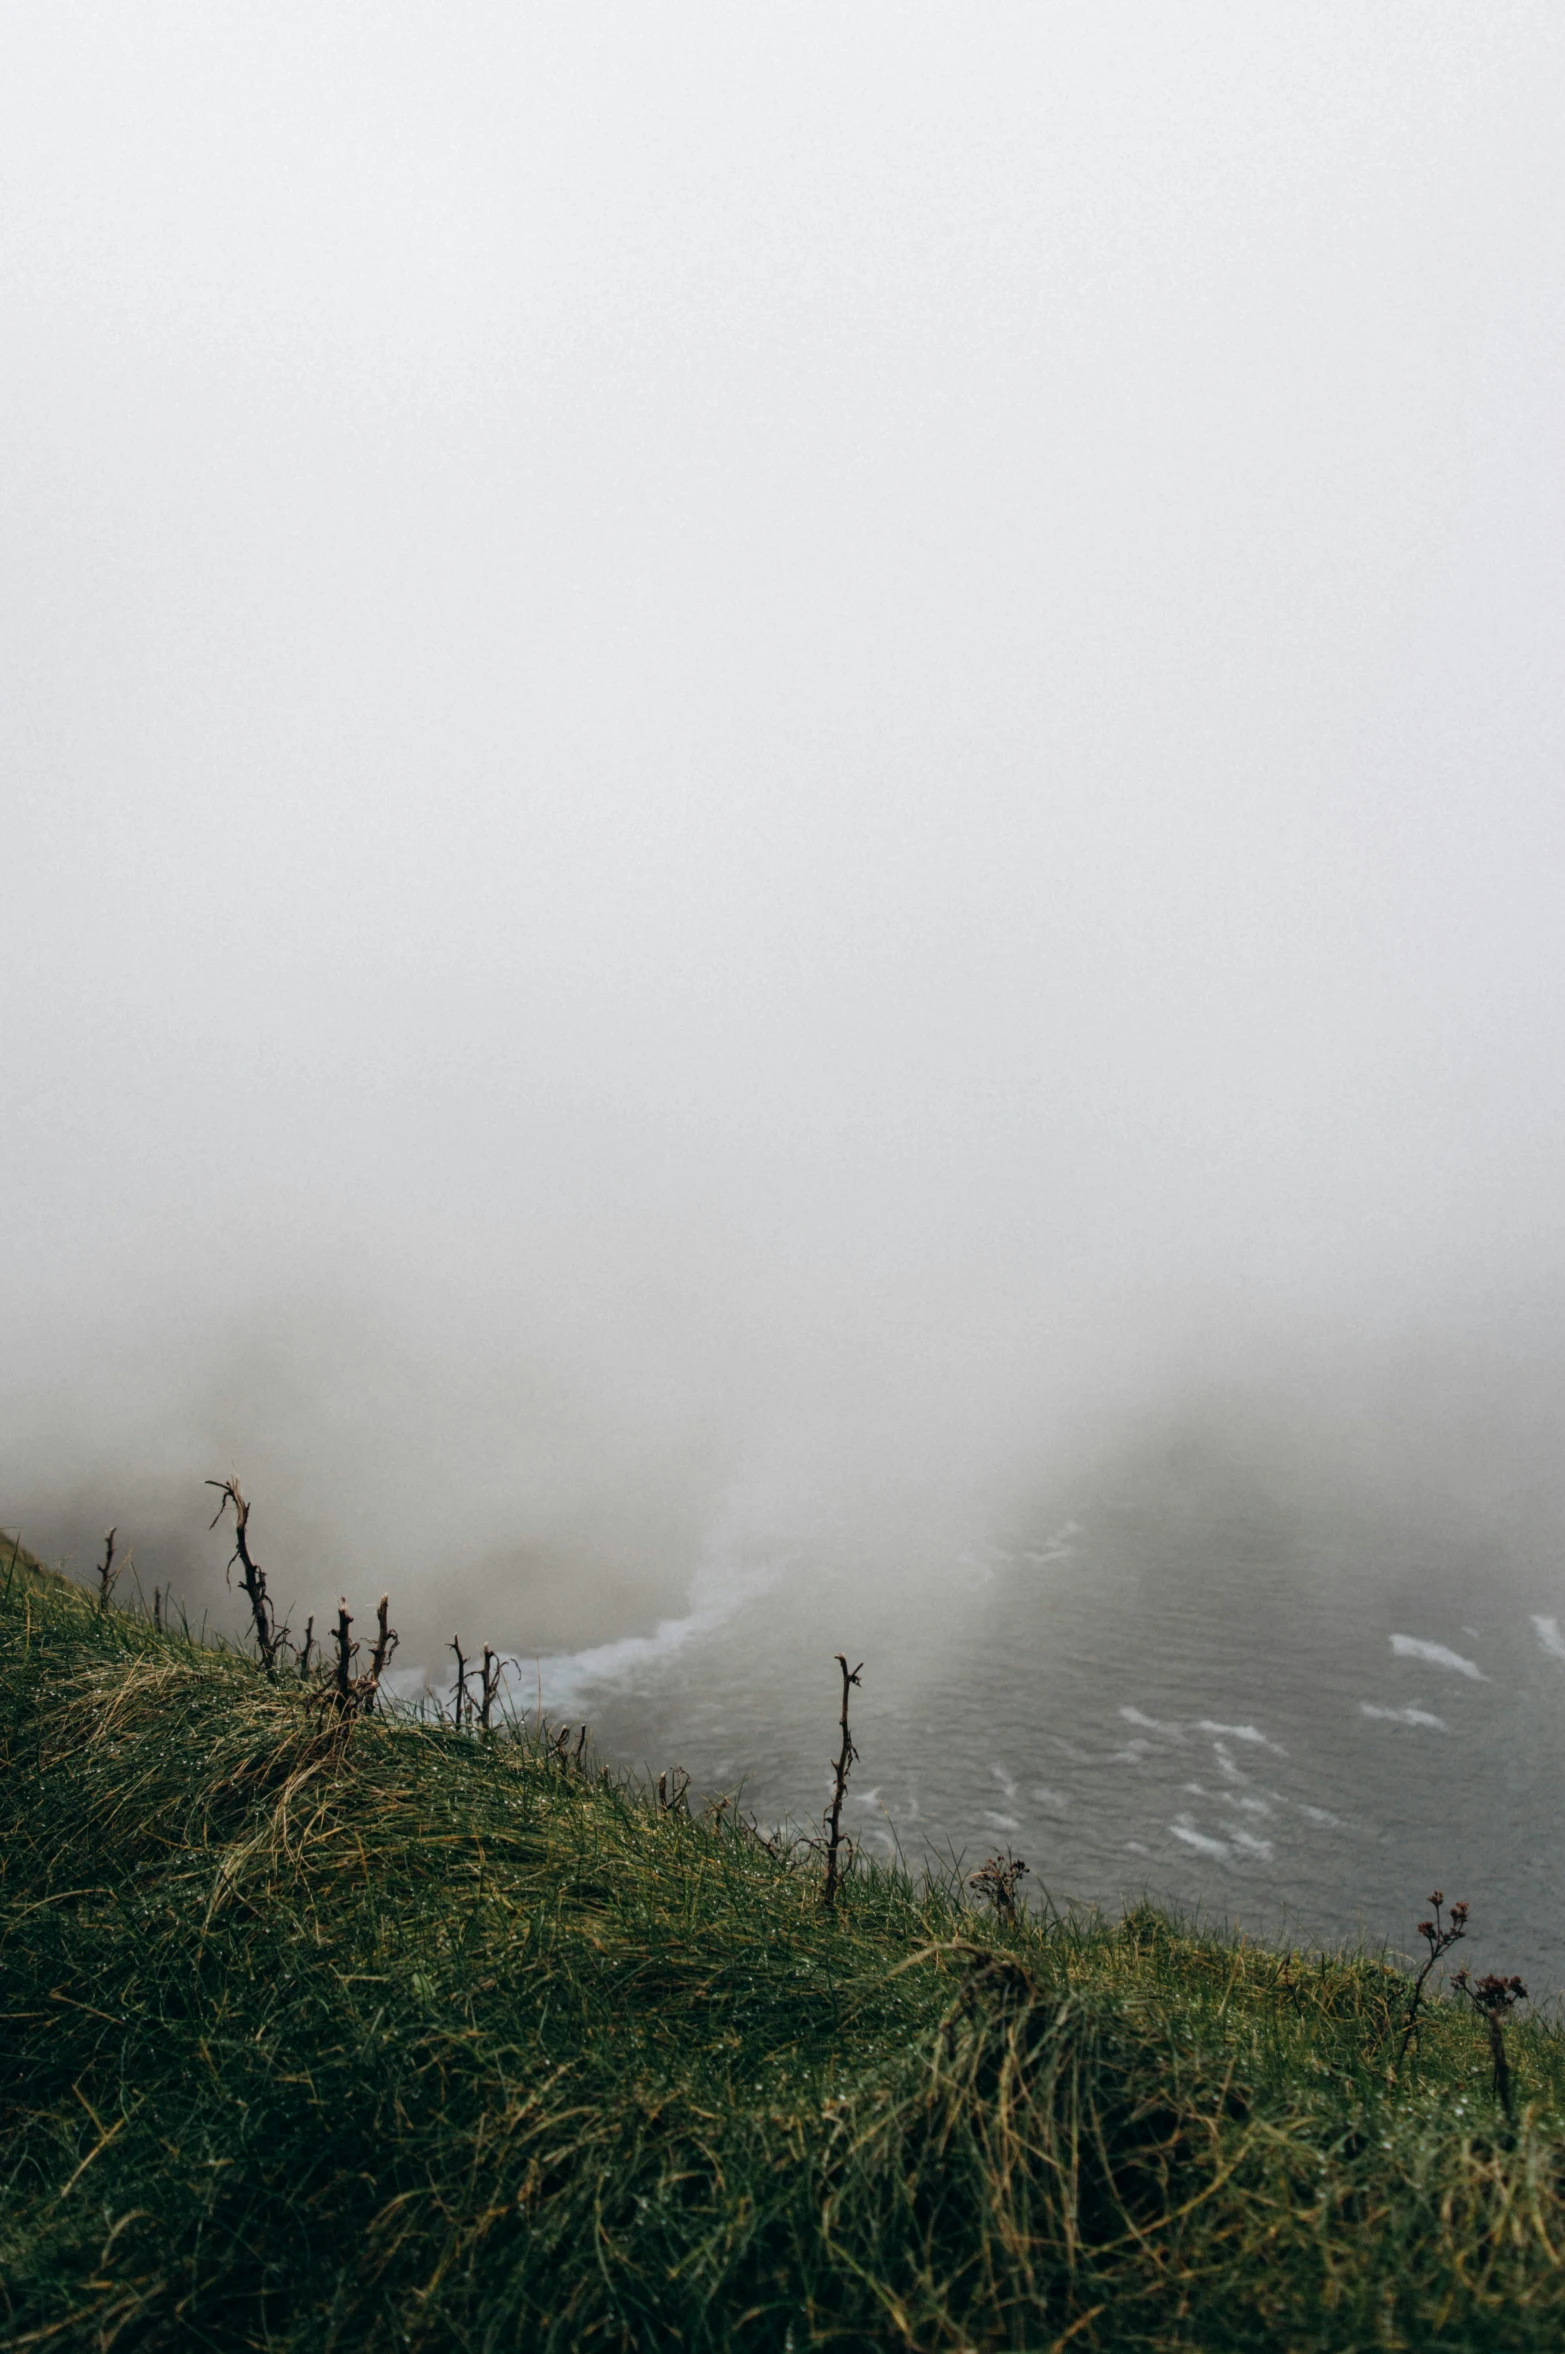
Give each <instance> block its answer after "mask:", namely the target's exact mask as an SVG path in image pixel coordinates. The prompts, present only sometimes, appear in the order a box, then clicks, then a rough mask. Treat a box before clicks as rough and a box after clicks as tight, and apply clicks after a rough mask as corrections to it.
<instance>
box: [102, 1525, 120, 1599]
mask: <svg viewBox="0 0 1565 2354" xmlns="http://www.w3.org/2000/svg"><path fill="white" fill-rule="evenodd" d="M118 1533H119V1532H118V1530H117V1529H112V1528H111V1529H110V1530H109V1531H108V1533H107V1535H106V1536H105V1537H104V1540H103V1559H102V1560H101V1561H100V1562H99V1564H98V1608H99V1609H100V1610H107V1609H108V1607H109V1603H110V1598H111V1597H112V1595H113V1592H114V1588H115V1585H116V1583H117V1582H118V1579H119V1575H120V1570H122V1569H123V1568H124V1566H125V1564H124V1562H123V1561H122V1562H121V1563H120V1568H119V1569H116V1568H115V1566H114V1539H115V1537H116V1536H117V1535H118Z"/></svg>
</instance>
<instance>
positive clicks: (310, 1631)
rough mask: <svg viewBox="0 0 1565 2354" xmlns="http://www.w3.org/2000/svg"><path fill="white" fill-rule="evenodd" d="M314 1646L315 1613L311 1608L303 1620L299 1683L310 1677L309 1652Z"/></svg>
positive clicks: (307, 1680) (303, 1682)
mask: <svg viewBox="0 0 1565 2354" xmlns="http://www.w3.org/2000/svg"><path fill="white" fill-rule="evenodd" d="M314 1648H315V1613H314V1611H313V1610H312V1611H311V1613H310V1615H309V1617H308V1618H307V1619H306V1620H305V1622H304V1643H303V1646H302V1648H301V1650H300V1652H299V1681H300V1683H301V1684H305V1683H308V1682H309V1679H310V1653H311V1652H312V1651H313V1650H314Z"/></svg>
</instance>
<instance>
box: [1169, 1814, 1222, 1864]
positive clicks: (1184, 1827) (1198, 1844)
mask: <svg viewBox="0 0 1565 2354" xmlns="http://www.w3.org/2000/svg"><path fill="white" fill-rule="evenodd" d="M1168 1827H1169V1829H1170V1830H1171V1831H1172V1832H1173V1834H1174V1837H1175V1838H1176V1839H1182V1840H1183V1841H1184V1843H1185V1845H1186V1847H1193V1848H1194V1849H1195V1851H1196V1854H1197V1855H1210V1856H1215V1857H1216V1858H1217V1860H1218V1861H1219V1862H1220V1863H1226V1862H1227V1860H1228V1858H1229V1856H1230V1855H1231V1854H1232V1852H1233V1851H1232V1849H1231V1848H1230V1847H1229V1845H1228V1842H1227V1840H1226V1839H1209V1838H1208V1837H1207V1835H1206V1833H1205V1832H1204V1831H1198V1830H1197V1829H1196V1828H1195V1826H1194V1824H1193V1823H1191V1822H1190V1821H1189V1820H1188V1819H1183V1820H1181V1821H1179V1822H1177V1823H1170V1824H1169V1826H1168Z"/></svg>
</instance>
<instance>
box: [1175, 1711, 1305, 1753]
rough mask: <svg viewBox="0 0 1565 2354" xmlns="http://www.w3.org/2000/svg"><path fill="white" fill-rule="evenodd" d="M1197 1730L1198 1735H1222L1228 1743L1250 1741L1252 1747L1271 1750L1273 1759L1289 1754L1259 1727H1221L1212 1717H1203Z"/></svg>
mask: <svg viewBox="0 0 1565 2354" xmlns="http://www.w3.org/2000/svg"><path fill="white" fill-rule="evenodd" d="M1195 1729H1196V1731H1197V1732H1198V1733H1217V1734H1221V1735H1222V1737H1223V1738H1224V1739H1225V1740H1228V1741H1248V1742H1249V1743H1250V1744H1251V1745H1252V1747H1255V1748H1258V1749H1269V1750H1270V1751H1271V1753H1272V1755H1273V1757H1286V1756H1287V1754H1288V1752H1287V1751H1286V1749H1284V1748H1282V1747H1281V1745H1280V1744H1279V1743H1278V1742H1276V1741H1268V1740H1267V1738H1266V1735H1265V1734H1264V1733H1263V1732H1262V1731H1261V1730H1260V1728H1259V1726H1257V1725H1219V1724H1215V1723H1214V1722H1213V1720H1212V1718H1211V1717H1209V1716H1203V1717H1198V1718H1197V1720H1196V1728H1195Z"/></svg>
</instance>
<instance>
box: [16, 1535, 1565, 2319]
mask: <svg viewBox="0 0 1565 2354" xmlns="http://www.w3.org/2000/svg"><path fill="white" fill-rule="evenodd" d="M8 1559H9V1562H10V1566H9V1568H7V1567H6V1565H5V1564H6V1562H7V1560H8ZM0 1758H3V1770H0V1820H3V1830H4V1840H3V1880H0V2009H3V2012H4V2015H5V2057H4V2062H3V2073H0V2127H3V2151H4V2156H3V2161H0V2178H3V2187H0V2337H3V2342H4V2343H5V2344H6V2345H8V2346H14V2347H24V2346H26V2347H32V2346H38V2347H50V2348H67V2347H78V2346H80V2347H83V2348H86V2347H93V2348H107V2347H111V2346H112V2347H119V2348H124V2349H130V2348H152V2347H170V2348H173V2347H180V2348H185V2347H210V2348H239V2347H266V2348H274V2349H289V2350H293V2349H299V2350H303V2349H317V2348H319V2349H322V2350H324V2349H327V2348H350V2347H351V2348H358V2347H386V2348H401V2347H419V2348H422V2347H453V2348H456V2347H460V2348H464V2349H469V2348H470V2349H478V2348H486V2349H487V2348H499V2347H507V2346H515V2347H525V2348H528V2349H545V2348H547V2349H557V2350H562V2354H563V2350H564V2349H567V2348H570V2349H575V2348H583V2347H602V2348H606V2349H607V2348H631V2347H634V2348H646V2349H651V2348H667V2347H685V2348H692V2349H703V2350H705V2349H712V2350H716V2349H719V2348H723V2349H727V2348H748V2347H753V2348H758V2349H759V2348H777V2349H794V2350H801V2349H803V2348H806V2347H843V2348H846V2347H882V2346H884V2347H916V2348H929V2349H935V2348H941V2349H952V2350H954V2349H957V2348H973V2349H976V2348H985V2349H987V2348H1023V2347H1025V2348H1037V2349H1042V2348H1046V2347H1057V2346H1063V2345H1065V2344H1070V2345H1071V2346H1073V2347H1078V2348H1081V2349H1088V2348H1113V2349H1119V2348H1146V2349H1154V2348H1155V2349H1163V2348H1168V2349H1172V2348H1175V2347H1180V2348H1196V2347H1199V2348H1217V2347H1233V2348H1256V2349H1259V2348H1263V2347H1265V2348H1274V2347H1279V2346H1288V2347H1301V2348H1302V2347H1311V2348H1314V2347H1321V2348H1328V2347H1329V2348H1339V2347H1340V2348H1344V2349H1346V2348H1363V2347H1367V2346H1382V2345H1384V2346H1402V2345H1415V2344H1419V2343H1421V2342H1422V2343H1429V2344H1439V2345H1451V2346H1458V2345H1459V2346H1463V2347H1480V2346H1481V2347H1495V2348H1502V2347H1504V2348H1510V2347H1516V2348H1523V2347H1525V2348H1533V2347H1539V2348H1541V2347H1544V2346H1549V2347H1553V2346H1556V2345H1557V2344H1558V2343H1559V2340H1560V2338H1561V2335H1562V2333H1565V2271H1562V2268H1561V2264H1560V2261H1559V2254H1558V2251H1559V2250H1561V2249H1562V2247H1565V2204H1562V2187H1565V2039H1562V2038H1561V2036H1560V2034H1559V2033H1558V2031H1557V2030H1555V2029H1554V2028H1553V2027H1552V2026H1550V2025H1548V2024H1546V2023H1544V2022H1541V2021H1536V2020H1534V2021H1526V2020H1525V2019H1521V2020H1517V2021H1513V2022H1512V2023H1511V2024H1510V2025H1509V2026H1508V2027H1507V2029H1506V2031H1505V2032H1506V2037H1507V2043H1506V2050H1507V2055H1508V2059H1509V2062H1510V2065H1511V2067H1512V2069H1513V2072H1514V2110H1515V2115H1514V2121H1513V2122H1512V2121H1508V2120H1507V2117H1506V2115H1505V2113H1504V2111H1503V2109H1502V2108H1501V2106H1500V2105H1499V2103H1498V2101H1497V2099H1496V2097H1495V2094H1494V2090H1493V2085H1492V2071H1491V2052H1490V2042H1489V2039H1488V2035H1487V2031H1486V2027H1485V2023H1484V2021H1483V2019H1482V2018H1481V2017H1480V2016H1479V2015H1478V2014H1477V2013H1476V2012H1475V2011H1474V2009H1473V2007H1472V2006H1471V2004H1468V2003H1463V2002H1459V2001H1455V2000H1440V2001H1436V2002H1435V2003H1433V2004H1432V2005H1430V2006H1428V2007H1427V2008H1426V2010H1425V2012H1424V2014H1423V2024H1422V2029H1421V2033H1420V2035H1419V2037H1418V2038H1417V2040H1415V2042H1414V2043H1413V2045H1412V2046H1411V2048H1410V2049H1409V2051H1408V2053H1407V2055H1406V2057H1405V2059H1403V2060H1402V2061H1401V2064H1400V2066H1399V2065H1398V2064H1397V2062H1398V2047H1399V2044H1400V2041H1401V2030H1402V2023H1403V2021H1404V2018H1405V2016H1406V2013H1407V2008H1408V2002H1409V1992H1410V1987H1409V1981H1408V1979H1407V1978H1406V1977H1405V1976H1404V1975H1403V1974H1401V1973H1399V1972H1397V1971H1395V1970H1393V1969H1392V1968H1390V1967H1389V1966H1388V1965H1387V1964H1386V1963H1385V1962H1384V1961H1383V1960H1380V1959H1377V1958H1375V1957H1370V1956H1354V1955H1349V1956H1343V1957H1332V1956H1321V1955H1316V1956H1306V1955H1302V1954H1298V1953H1283V1952H1271V1951H1267V1950H1264V1949H1262V1948H1258V1947H1256V1946H1255V1945H1253V1944H1250V1943H1247V1942H1245V1941H1244V1940H1242V1939H1237V1938H1233V1937H1228V1936H1223V1935H1215V1934H1202V1933H1198V1932H1196V1931H1193V1930H1190V1929H1187V1928H1182V1927H1181V1926H1180V1925H1178V1924H1176V1923H1173V1922H1171V1921H1169V1920H1167V1919H1165V1918H1163V1917H1161V1916H1159V1915H1157V1914H1154V1913H1152V1912H1149V1911H1144V1910H1143V1911H1138V1912H1133V1913H1131V1914H1130V1915H1128V1916H1127V1917H1126V1918H1125V1919H1123V1920H1121V1921H1117V1922H1109V1921H1105V1920H1101V1919H1098V1918H1095V1917H1086V1918H1077V1919H1067V1920H1063V1921H1061V1920H1048V1921H1040V1920H1037V1919H1029V1918H1026V1917H1023V1918H1021V1919H1017V1920H1014V1921H1013V1920H1008V1919H1006V1918H1004V1917H1003V1916H994V1915H991V1914H988V1913H981V1912H977V1911H975V1910H973V1909H972V1908H971V1906H970V1905H969V1904H967V1903H965V1902H964V1901H963V1892H962V1891H961V1889H960V1888H957V1887H953V1886H951V1885H949V1884H946V1885H942V1884H940V1883H939V1882H938V1881H935V1882H924V1881H919V1882H916V1883H915V1881H914V1880H913V1879H912V1878H910V1877H909V1876H907V1875H905V1874H901V1873H897V1872H892V1871H887V1870H883V1869H879V1868H873V1869H872V1868H868V1867H864V1866H860V1867H859V1868H858V1869H856V1870H855V1871H854V1872H853V1873H852V1874H851V1875H850V1878H849V1880H848V1883H847V1887H846V1890H845V1894H844V1897H843V1901H842V1903H841V1905H840V1907H839V1909H838V1910H837V1912H836V1913H835V1914H834V1915H833V1914H828V1913H827V1912H826V1911H825V1910H824V1909H823V1907H822V1903H821V1874H820V1868H819V1863H818V1859H816V1858H815V1857H813V1856H811V1855H810V1854H809V1853H808V1852H807V1851H803V1850H796V1851H794V1852H792V1853H782V1852H774V1851H773V1850H772V1849H771V1848H769V1847H768V1846H766V1845H765V1844H764V1843H763V1842H762V1841H761V1840H760V1839H759V1837H758V1836H757V1835H756V1834H755V1833H754V1832H752V1831H750V1830H748V1829H747V1828H746V1827H745V1826H744V1824H743V1823H742V1822H741V1821H740V1820H739V1819H738V1816H737V1812H736V1810H735V1808H734V1807H732V1806H728V1807H726V1808H724V1809H721V1810H719V1811H718V1812H717V1813H716V1814H715V1815H712V1814H708V1815H705V1816H701V1817H696V1818H691V1817H690V1816H689V1815H687V1814H686V1813H685V1812H683V1811H682V1809H681V1808H679V1807H678V1806H674V1807H665V1806H662V1805H660V1804H659V1802H658V1798H657V1795H656V1793H653V1792H648V1791H644V1790H641V1789H638V1788H637V1787H635V1786H634V1785H632V1784H631V1783H629V1782H627V1781H625V1780H623V1779H621V1778H618V1777H616V1776H615V1775H613V1774H611V1773H608V1772H605V1771H604V1770H602V1769H601V1768H598V1767H596V1766H595V1765H593V1764H591V1762H590V1753H589V1762H586V1763H584V1764H576V1763H574V1762H570V1761H569V1759H568V1758H563V1757H561V1756H559V1755H557V1754H556V1752H555V1750H554V1748H553V1747H552V1746H551V1745H550V1744H549V1743H548V1742H547V1741H546V1740H544V1739H542V1738H540V1737H539V1735H538V1733H537V1732H536V1730H529V1729H527V1728H522V1727H515V1726H512V1727H509V1728H507V1729H506V1730H504V1731H503V1732H500V1733H498V1734H495V1735H492V1736H489V1737H482V1736H479V1735H476V1734H473V1733H470V1732H465V1731H464V1732H459V1731H457V1730H456V1729H455V1728H453V1727H451V1726H449V1725H436V1724H432V1723H418V1722H413V1721H406V1720H402V1721H399V1720H397V1719H395V1718H391V1717H386V1716H383V1715H370V1716H367V1717H364V1718H361V1719H359V1720H358V1721H356V1722H354V1723H353V1724H352V1725H351V1728H347V1729H344V1728H343V1727H341V1726H339V1725H338V1723H337V1722H336V1720H335V1718H334V1716H333V1714H332V1712H331V1710H330V1709H329V1708H328V1709H323V1708H321V1707H318V1706H313V1705H311V1701H310V1695H309V1692H308V1690H307V1689H306V1687H305V1686H303V1685H302V1684H301V1683H300V1682H298V1681H297V1680H296V1679H286V1678H285V1679H279V1680H278V1681H276V1682H271V1681H268V1679H267V1678H266V1677H265V1676H263V1675H262V1673H261V1672H260V1670H259V1669H258V1668H257V1667H256V1666H255V1665H253V1664H252V1663H251V1662H250V1661H249V1660H247V1659H245V1658H244V1657H241V1656H240V1655H238V1654H237V1653H235V1652H233V1651H230V1650H224V1649H217V1648H202V1647H200V1646H198V1645H196V1644H194V1643H192V1642H190V1641H189V1640H187V1639H185V1638H183V1637H181V1636H176V1635H172V1634H169V1633H167V1632H164V1631H161V1630H158V1629H156V1628H154V1627H152V1626H149V1625H148V1624H147V1623H146V1622H145V1621H144V1620H142V1619H140V1618H138V1617H135V1616H133V1615H131V1614H129V1613H128V1612H124V1611H120V1610H103V1609H100V1608H99V1606H98V1603H97V1601H96V1598H95V1597H94V1596H92V1595H91V1594H89V1593H87V1592H85V1591H84V1590H82V1589H81V1588H79V1587H76V1586H73V1585H71V1584H69V1583H67V1582H66V1581H65V1580H63V1579H61V1578H59V1577H57V1576H55V1575H53V1574H52V1573H51V1572H48V1571H46V1570H44V1569H41V1568H40V1567H39V1566H38V1565H37V1564H36V1563H35V1562H32V1561H31V1560H30V1559H29V1558H28V1557H27V1556H26V1555H25V1554H23V1553H22V1552H21V1551H20V1550H19V1549H16V1550H15V1552H14V1557H13V1549H12V1548H11V1547H10V1546H9V1544H7V1545H6V1546H5V1548H4V1549H3V1551H0ZM1456 1958H1457V1959H1460V1956H1459V1955H1458V1956H1457V1957H1456Z"/></svg>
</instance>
